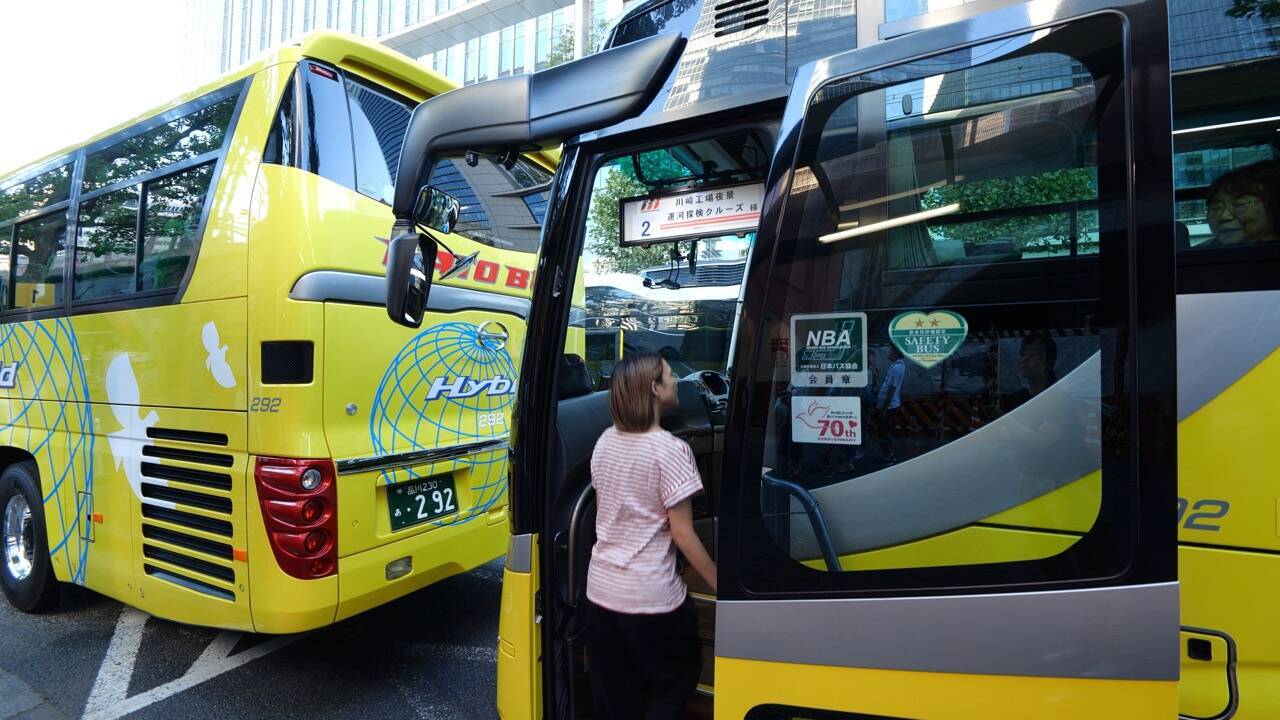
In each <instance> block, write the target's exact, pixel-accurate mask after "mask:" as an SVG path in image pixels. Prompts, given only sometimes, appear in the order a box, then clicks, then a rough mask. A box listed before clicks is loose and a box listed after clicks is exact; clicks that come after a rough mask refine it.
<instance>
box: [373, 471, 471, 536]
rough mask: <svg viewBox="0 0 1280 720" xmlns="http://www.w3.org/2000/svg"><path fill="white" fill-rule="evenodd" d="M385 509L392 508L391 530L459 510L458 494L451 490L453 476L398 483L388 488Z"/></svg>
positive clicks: (439, 476) (451, 513)
mask: <svg viewBox="0 0 1280 720" xmlns="http://www.w3.org/2000/svg"><path fill="white" fill-rule="evenodd" d="M387 508H388V509H389V510H390V511H391V530H392V531H393V532H394V531H396V530H400V529H403V528H407V527H409V526H410V525H417V524H418V523H424V522H427V521H430V520H435V519H436V518H442V517H445V516H446V515H453V514H454V513H456V512H458V494H457V493H456V492H454V490H453V475H436V476H434V477H429V478H423V479H422V480H414V481H413V482H407V483H400V484H398V485H392V486H391V487H389V488H387Z"/></svg>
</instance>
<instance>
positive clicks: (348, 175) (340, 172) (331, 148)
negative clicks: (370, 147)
mask: <svg viewBox="0 0 1280 720" xmlns="http://www.w3.org/2000/svg"><path fill="white" fill-rule="evenodd" d="M300 67H302V68H306V69H305V70H304V71H303V78H304V79H303V93H304V96H305V104H304V105H303V108H304V110H303V112H304V117H306V119H307V125H306V128H305V135H304V137H303V139H302V169H303V170H306V171H308V172H313V173H315V174H317V175H319V176H321V177H325V178H328V179H330V180H332V181H334V182H336V183H338V184H339V185H342V186H343V187H349V188H354V187H355V186H356V171H355V165H354V160H353V158H352V154H351V121H350V115H349V113H348V111H347V94H346V92H345V91H344V90H343V89H342V78H341V76H340V75H339V74H338V71H336V70H334V69H332V68H328V67H325V66H323V65H320V64H317V63H314V62H304V63H303V64H302V65H301V66H300Z"/></svg>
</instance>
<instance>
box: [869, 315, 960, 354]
mask: <svg viewBox="0 0 1280 720" xmlns="http://www.w3.org/2000/svg"><path fill="white" fill-rule="evenodd" d="M968 334H969V323H968V322H966V321H965V319H964V318H963V317H961V316H960V315H957V314H956V313H953V312H951V311H950V310H936V311H934V312H931V313H927V314H926V313H922V312H919V311H916V310H913V311H911V312H905V313H902V314H901V315H899V316H897V317H895V318H894V319H893V321H892V322H890V323H889V339H890V340H892V341H893V344H894V345H895V346H896V347H897V348H898V349H899V350H901V351H902V354H903V356H904V357H906V358H907V359H908V360H910V361H911V362H913V363H915V364H917V365H919V366H920V367H923V368H931V367H933V366H934V365H937V364H938V363H940V362H942V361H943V360H946V359H947V358H949V357H951V353H953V352H955V351H956V350H957V349H959V347H960V344H961V343H963V342H964V339H965V337H966V336H968Z"/></svg>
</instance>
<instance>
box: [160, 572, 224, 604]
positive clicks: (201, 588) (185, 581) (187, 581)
mask: <svg viewBox="0 0 1280 720" xmlns="http://www.w3.org/2000/svg"><path fill="white" fill-rule="evenodd" d="M142 569H143V571H144V572H146V573H147V574H148V575H150V576H151V577H153V578H156V579H158V580H164V581H166V582H171V583H173V584H174V585H180V586H182V587H184V588H186V589H188V590H194V591H196V592H198V593H203V594H205V595H211V596H213V597H216V598H218V599H220V600H230V601H231V602H235V599H236V594H235V593H233V592H231V591H230V590H224V589H223V588H220V587H218V586H217V585H213V584H211V583H207V582H204V581H202V580H196V579H195V578H191V577H187V576H186V575H180V574H178V573H175V572H170V571H168V570H165V569H163V568H158V567H156V566H155V565H152V564H150V563H145V564H143V566H142Z"/></svg>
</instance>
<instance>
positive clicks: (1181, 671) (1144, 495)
mask: <svg viewBox="0 0 1280 720" xmlns="http://www.w3.org/2000/svg"><path fill="white" fill-rule="evenodd" d="M939 6H941V7H939ZM930 10H932V11H930ZM1277 28H1280V20H1277V19H1275V18H1267V17H1265V15H1264V14H1260V11H1259V10H1258V9H1257V8H1254V9H1253V10H1252V11H1251V10H1250V7H1249V4H1248V3H1232V2H1230V1H1229V0H1170V1H1169V2H1167V3H1166V2H1162V1H1158V0H1117V1H1114V2H1113V1H1111V0H1064V1H1062V2H1058V1H1056V0H1053V1H1044V0H1030V1H1029V2H1024V1H1020V0H1009V1H1007V2H982V3H976V2H975V3H949V2H948V3H936V4H935V3H927V4H926V3H911V2H900V1H898V0H888V1H886V0H856V2H847V3H829V4H826V5H822V4H819V6H814V5H813V4H811V3H793V2H787V1H786V0H772V1H769V2H765V1H764V0H762V1H761V2H743V3H737V2H734V3H714V4H713V3H709V2H705V3H704V2H698V1H697V0H693V1H692V2H682V1H681V0H650V1H649V2H644V3H641V4H638V5H637V6H635V7H633V8H631V9H630V10H629V11H628V13H627V14H626V15H624V16H623V18H622V19H621V20H620V21H619V22H618V24H617V25H616V26H615V27H614V28H613V30H612V32H611V34H610V37H609V40H608V42H607V47H606V49H605V50H604V51H603V52H602V53H600V54H598V55H595V56H592V57H589V58H586V59H583V60H579V61H577V62H574V63H570V64H567V65H563V66H560V67H557V68H554V69H551V70H547V71H544V72H542V73H538V74H535V75H533V76H531V77H530V78H528V79H498V80H494V81H490V82H488V83H481V84H477V85H473V86H469V87H466V88H462V89H459V90H457V91H454V92H452V93H448V94H445V95H442V96H440V97H438V98H435V99H432V100H430V101H427V102H426V103H424V105H422V106H421V107H420V110H419V111H418V112H419V113H422V114H424V116H427V115H429V116H430V117H431V118H433V119H434V120H436V121H438V123H440V124H436V125H433V126H431V127H427V126H425V125H424V126H422V127H418V126H417V123H416V122H415V123H413V124H412V125H411V127H410V131H409V134H408V136H407V139H406V145H405V148H404V150H403V157H404V158H406V159H411V160H406V161H402V166H403V163H404V162H407V161H412V162H414V163H416V164H415V165H414V167H413V170H415V171H416V174H417V176H418V177H416V178H414V177H410V174H411V173H406V172H405V171H404V170H402V172H401V173H400V176H399V179H398V183H399V185H402V186H403V187H400V186H398V187H397V192H396V200H395V201H394V202H393V211H394V212H395V214H396V217H397V218H398V219H403V218H406V217H409V215H408V213H409V212H410V208H411V201H412V198H413V194H414V193H415V192H417V191H418V190H419V188H420V186H421V185H423V184H424V183H426V182H427V178H428V173H429V172H430V168H432V167H434V165H435V163H436V162H437V161H440V160H443V159H447V158H450V157H453V156H455V155H456V154H457V153H459V152H461V151H462V150H464V149H469V150H484V151H487V152H491V153H501V152H504V151H509V150H510V149H511V148H526V147H529V146H530V145H536V144H538V142H539V141H543V140H545V142H548V143H552V142H563V145H562V150H563V158H562V162H561V163H560V165H559V169H558V170H557V175H556V177H555V179H554V181H553V190H552V197H553V198H554V201H553V203H552V206H551V207H550V208H549V210H548V214H547V222H546V225H545V227H544V232H543V242H542V246H541V248H540V258H539V263H540V264H539V267H540V272H539V275H538V282H537V283H535V286H534V289H533V297H532V308H531V314H530V322H529V327H530V328H531V329H533V328H536V330H534V332H536V333H537V335H538V337H539V342H538V344H536V345H533V344H531V345H530V346H528V347H527V348H526V349H525V353H524V358H523V365H522V367H521V375H520V386H519V392H518V398H519V401H518V402H517V413H516V422H515V426H514V428H513V438H514V446H513V465H512V476H511V492H512V504H511V512H512V527H511V532H512V537H511V541H510V545H509V548H508V554H507V559H506V570H505V576H504V583H503V598H502V616H501V624H500V626H499V640H498V698H497V701H498V711H499V714H500V715H501V716H502V717H504V718H508V719H514V718H536V717H544V718H549V719H550V718H555V719H557V720H573V719H577V718H584V717H589V716H590V713H591V708H590V705H591V702H590V697H591V691H590V674H591V668H592V664H591V658H590V657H589V656H588V654H587V652H586V649H585V645H586V643H585V631H586V629H587V627H588V623H589V622H590V619H589V615H590V612H589V603H588V602H587V600H586V597H585V578H586V568H587V564H588V562H589V559H590V557H591V552H592V547H593V544H594V542H595V538H594V513H595V501H594V495H593V491H592V489H591V477H590V470H589V458H590V455H591V451H592V447H593V445H594V443H595V440H596V438H597V437H598V436H599V434H600V433H601V432H603V431H604V429H605V428H606V427H607V426H608V425H609V424H610V413H609V407H608V393H607V392H605V390H606V389H607V387H608V377H607V375H608V369H609V367H610V366H611V364H612V361H613V359H614V358H616V357H617V356H618V354H621V355H624V356H625V355H627V354H630V353H634V352H642V351H650V352H651V351H655V350H657V351H660V352H661V353H662V354H663V355H664V357H666V358H667V360H668V362H669V364H670V365H671V366H672V368H673V370H674V371H675V374H676V375H677V376H678V377H680V378H681V379H680V382H679V399H680V405H679V408H678V409H677V410H676V411H675V412H672V413H671V414H669V415H668V416H667V417H665V418H664V426H665V427H666V428H667V429H669V430H671V431H672V432H674V433H675V434H676V435H678V436H679V437H681V438H683V439H685V440H686V441H687V442H688V443H689V444H690V446H691V447H692V449H693V451H694V454H695V456H696V458H697V460H698V464H699V468H700V471H701V475H702V478H703V482H704V485H705V487H706V492H705V493H704V495H703V496H701V498H699V499H696V500H695V502H694V513H695V525H696V526H697V527H698V529H699V532H700V534H701V535H702V537H703V540H704V543H705V544H707V545H708V546H709V549H710V551H711V552H712V555H713V556H714V557H715V559H716V561H717V563H718V569H719V588H718V591H719V592H718V594H713V593H711V592H710V589H709V588H708V587H706V586H704V585H702V584H701V583H700V582H698V581H697V578H696V574H695V573H693V572H691V571H689V572H686V573H685V575H684V577H685V580H686V581H687V582H688V584H689V587H690V591H691V594H692V595H693V597H694V600H695V601H696V604H697V607H698V610H699V619H700V632H699V636H700V639H701V641H702V643H703V658H704V662H703V670H702V672H703V675H702V680H701V683H700V686H699V692H698V693H697V694H696V695H695V697H693V698H692V699H691V700H690V702H689V705H688V707H687V708H686V713H685V715H686V717H690V718H702V717H709V716H712V715H713V716H714V717H716V718H725V719H729V718H733V719H738V718H749V719H751V720H781V719H788V720H796V719H806V720H840V719H853V718H1031V717H1034V718H1080V717H1091V718H1104V717H1105V718H1153V719H1155V718H1160V719H1161V720H1164V719H1167V718H1172V717H1182V718H1198V719H1203V720H1208V719H1210V718H1213V719H1215V720H1217V719H1225V718H1236V719H1246V718H1247V719H1249V720H1267V719H1270V718H1275V717H1280V683H1278V682H1277V681H1276V668H1277V667H1278V666H1280V626H1278V625H1277V624H1276V623H1275V622H1273V617H1272V616H1273V615H1274V611H1273V609H1274V607H1275V601H1276V599H1277V598H1280V586H1278V585H1277V580H1278V579H1280V571H1278V570H1277V567H1276V562H1277V553H1278V552H1280V540H1278V539H1277V538H1278V536H1277V534H1276V527H1277V512H1278V511H1280V510H1278V507H1277V504H1276V496H1277V483H1276V478H1277V475H1276V472H1275V470H1274V467H1275V466H1276V464H1277V461H1278V460H1280V456H1277V452H1278V450H1277V448H1278V447H1280V445H1278V444H1277V443H1276V442H1275V439H1276V438H1277V437H1280V412H1278V411H1277V408H1280V238H1278V237H1277V231H1278V230H1280V165H1277V161H1278V160H1280V133H1278V132H1277V131H1280V113H1277V108H1280V90H1278V89H1277V85H1276V83H1275V82H1274V78H1276V77H1278V76H1280V53H1278V52H1277V50H1276V45H1275V36H1276V35H1275V34H1276V30H1277ZM602 77H607V78H609V82H608V83H601V82H598V81H597V80H598V78H602ZM568 87H572V88H575V89H576V91H575V92H572V93H571V92H567V91H566V88H568ZM503 94H505V95H506V96H507V97H520V98H523V97H528V98H529V100H528V103H527V104H524V105H522V104H519V103H509V104H508V105H507V106H505V107H504V106H499V105H498V104H497V103H495V102H494V100H493V98H495V97H497V96H500V95H503ZM468 112H470V113H475V114H482V115H485V116H486V117H490V118H492V119H493V121H494V124H493V126H491V127H490V128H488V129H486V131H485V132H483V133H482V132H473V131H471V130H469V129H468V128H467V125H466V120H465V119H466V117H467V115H466V113H468ZM415 119H416V118H415ZM493 127H502V128H503V131H502V132H495V131H494V130H493ZM415 243H416V244H417V245H418V246H419V247H420V248H422V249H423V252H426V253H430V252H433V251H434V250H433V248H434V247H435V244H434V241H433V239H432V238H431V237H428V236H425V235H423V236H415V235H414V234H413V233H412V232H409V229H408V227H407V226H406V225H405V224H404V223H403V222H401V224H400V225H399V226H398V227H397V232H396V233H394V236H393V239H392V244H393V245H394V246H396V247H399V246H400V245H401V244H404V245H412V244H415ZM400 257H401V256H399V255H397V256H395V257H393V260H392V262H391V263H390V264H389V265H388V278H389V282H390V283H391V285H389V295H390V294H391V293H393V292H395V286H397V285H399V284H402V283H409V284H410V286H411V287H414V288H417V289H418V291H419V292H421V291H422V290H423V288H422V286H423V285H424V284H426V285H429V281H430V280H431V279H432V278H430V277H427V278H425V280H426V281H428V282H427V283H424V282H423V278H413V279H412V280H411V279H410V276H409V273H408V268H407V266H406V263H405V262H403V261H402V260H400V259H399V258H400ZM620 274H621V275H629V276H630V278H628V279H619V275H620ZM605 276H608V277H610V278H612V279H611V280H609V281H608V282H606V283H605V284H604V285H601V284H600V282H599V278H601V277H605ZM582 285H585V286H586V287H585V293H584V292H583V291H582V288H581V287H580V286H582ZM724 288H729V289H730V290H731V291H732V292H728V293H726V295H727V296H728V297H732V298H734V300H733V301H732V304H731V305H728V304H724V303H723V302H722V300H717V299H715V298H713V297H710V296H709V295H708V296H700V295H698V294H697V292H698V291H706V290H714V289H724ZM426 289H427V290H430V291H432V292H433V290H431V289H430V288H429V287H428V288H426ZM584 303H585V304H584ZM717 303H720V304H717ZM393 319H396V320H399V321H401V322H403V321H404V318H403V316H400V317H397V316H396V315H395V313H393ZM712 349H714V350H715V351H718V352H719V353H720V355H719V358H718V367H716V366H715V365H708V364H707V361H708V359H709V358H711V357H713V356H714V353H713V351H712ZM583 353H586V362H582V361H581V360H579V359H578V356H580V355H581V354H583ZM1175 506H1176V512H1175Z"/></svg>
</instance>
